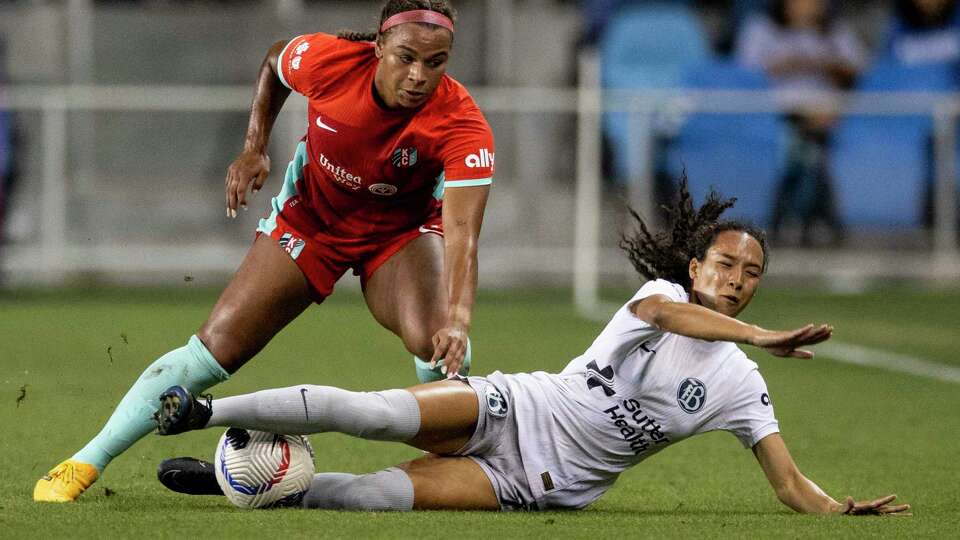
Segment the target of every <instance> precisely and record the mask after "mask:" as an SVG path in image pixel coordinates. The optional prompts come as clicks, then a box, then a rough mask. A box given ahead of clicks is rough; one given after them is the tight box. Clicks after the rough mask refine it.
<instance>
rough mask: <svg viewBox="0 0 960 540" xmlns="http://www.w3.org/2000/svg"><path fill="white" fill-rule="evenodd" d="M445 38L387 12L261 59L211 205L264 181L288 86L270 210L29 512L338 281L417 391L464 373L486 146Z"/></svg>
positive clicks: (442, 10)
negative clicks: (182, 333)
mask: <svg viewBox="0 0 960 540" xmlns="http://www.w3.org/2000/svg"><path fill="white" fill-rule="evenodd" d="M453 36H454V12H453V9H452V7H451V6H450V5H449V2H447V1H446V0H389V1H388V2H386V4H385V5H384V7H383V9H382V11H381V17H380V27H379V29H378V31H377V32H376V33H372V34H359V33H342V34H341V35H340V36H338V37H334V36H330V35H326V34H311V35H305V36H299V37H297V38H295V39H293V40H291V41H280V42H277V43H275V44H274V45H273V46H272V47H271V48H270V49H269V51H268V52H267V56H266V58H265V59H264V62H263V64H262V66H261V69H260V74H259V77H258V80H257V85H256V92H255V95H254V99H253V104H252V107H251V113H250V122H249V125H248V128H247V133H246V138H245V141H244V148H243V151H242V152H241V153H240V155H239V156H238V157H237V158H236V159H235V160H234V162H233V163H232V164H231V165H230V167H229V169H228V171H227V178H226V205H227V215H228V216H231V217H236V215H237V210H238V208H246V205H247V194H248V190H252V191H253V192H256V191H258V190H259V189H260V188H261V187H262V186H263V184H264V182H265V181H266V179H267V177H268V175H269V172H270V158H269V157H268V156H267V154H266V148H267V142H268V140H269V137H270V131H271V128H272V127H273V124H274V121H275V120H276V117H277V114H278V113H279V111H280V108H281V107H282V106H283V103H284V101H285V100H286V98H287V96H288V95H289V93H290V91H291V90H294V91H296V92H299V93H301V94H303V95H304V96H306V97H307V99H308V103H309V107H308V115H307V116H308V118H307V119H308V122H309V124H308V128H307V133H306V136H305V137H304V138H303V140H301V142H300V144H299V145H298V146H297V150H296V153H295V155H294V158H293V160H292V161H291V162H290V164H289V165H288V167H287V170H286V174H285V178H284V182H283V185H282V186H281V188H280V190H279V194H278V195H277V196H276V197H274V198H273V200H272V212H271V214H270V215H269V216H268V217H267V218H265V219H263V220H261V221H260V225H259V227H258V234H257V239H256V241H255V242H254V243H253V246H252V247H251V249H250V251H249V252H248V254H247V256H246V258H245V259H244V261H243V263H242V264H241V266H240V268H239V269H238V270H237V273H236V275H235V276H234V277H233V279H232V281H231V282H230V284H229V285H228V286H227V288H226V290H225V291H224V292H223V294H222V295H221V296H220V299H219V300H218V301H217V303H216V305H215V306H214V308H213V311H212V313H211V314H210V316H209V318H208V319H207V321H206V322H205V323H204V324H203V325H202V326H201V327H200V329H199V331H198V332H197V333H196V335H194V336H191V337H190V339H189V341H188V342H187V344H186V345H185V346H184V347H181V348H179V349H176V350H173V351H171V352H169V353H167V354H166V355H164V356H162V357H161V358H160V359H158V360H156V361H155V362H154V363H153V364H151V365H150V366H149V367H147V369H146V370H145V371H144V373H143V375H141V376H140V378H139V379H138V380H137V381H136V382H135V383H134V385H133V386H132V387H131V388H130V390H129V391H128V392H127V394H126V396H124V398H123V399H122V400H121V401H120V403H119V405H118V406H117V407H116V409H115V411H114V413H113V415H112V416H111V417H110V419H109V420H108V421H107V424H106V425H105V426H104V427H103V429H102V430H101V431H100V433H99V434H98V435H97V436H96V437H94V439H93V440H91V441H90V442H89V443H88V444H87V445H86V446H85V447H84V448H83V449H81V450H80V451H79V452H77V453H76V454H74V456H73V457H72V458H70V459H68V460H65V461H64V462H62V463H60V464H59V465H58V466H57V467H55V468H54V469H52V470H51V471H50V472H49V473H47V475H45V476H44V477H43V478H42V479H40V480H39V481H38V482H37V485H36V487H35V488H34V493H33V496H34V500H37V501H47V502H66V501H73V500H76V498H77V497H79V496H80V494H81V493H83V491H84V490H86V489H87V488H88V487H89V486H90V484H92V483H93V482H94V481H96V480H97V478H99V475H100V473H101V472H102V471H103V469H104V468H105V467H106V466H107V464H108V463H109V462H110V461H111V460H112V459H113V458H115V457H116V456H118V455H119V454H120V453H122V452H123V451H125V450H126V449H127V448H129V447H130V446H131V445H132V444H133V443H135V442H136V441H137V440H139V439H140V438H141V437H143V436H144V435H146V434H147V433H149V432H150V431H151V429H152V428H153V421H152V419H151V415H152V413H153V412H154V411H155V410H156V408H157V404H158V399H157V396H159V395H160V393H161V392H162V391H163V390H165V389H167V388H169V387H171V386H174V385H181V386H184V387H186V388H187V389H189V390H190V391H191V392H193V393H198V392H201V391H203V390H204V389H206V388H208V387H210V386H213V385H215V384H217V383H219V382H221V381H224V380H226V379H227V378H228V377H229V376H230V374H231V373H233V372H234V371H236V370H237V369H239V368H240V367H241V366H242V365H243V364H244V363H245V362H247V361H248V360H250V359H251V358H252V357H253V356H254V355H256V353H257V352H259V351H260V350H261V349H262V348H263V347H264V346H265V345H266V344H267V342H269V341H270V339H271V338H273V336H274V335H276V333H277V332H279V331H280V330H281V329H282V328H284V327H285V326H286V325H287V324H288V323H289V322H290V321H292V320H293V319H294V318H296V317H297V316H298V315H299V314H300V313H302V312H303V311H304V310H305V309H306V308H307V307H308V306H309V305H310V304H311V303H314V302H316V303H320V302H322V301H323V299H324V298H326V297H327V296H328V295H329V294H330V293H331V292H332V290H333V285H334V283H335V282H336V281H337V279H339V278H340V276H342V275H343V274H344V273H345V272H346V271H348V270H351V269H352V270H353V271H354V272H355V273H357V274H358V275H359V276H360V279H361V283H362V286H363V294H364V298H365V300H366V303H367V305H368V306H369V308H370V311H371V312H372V313H373V315H374V317H375V318H376V319H377V321H378V322H380V324H382V325H383V326H385V327H386V328H388V329H389V330H390V331H392V332H394V333H395V334H397V335H398V336H399V337H400V338H401V340H402V341H403V343H404V346H405V347H406V348H407V350H409V351H410V352H411V353H413V354H414V355H415V357H416V358H415V361H416V363H417V375H418V377H419V378H420V380H421V381H429V380H435V379H438V378H443V377H444V376H445V375H449V376H453V375H454V374H457V373H465V372H466V365H467V363H468V362H469V355H470V342H469V339H468V332H469V329H470V322H471V315H472V310H473V302H474V297H475V292H476V286H477V238H478V236H479V233H480V225H481V222H482V220H483V213H484V208H485V206H486V201H487V195H488V191H489V188H490V183H491V181H492V177H493V169H494V156H495V150H494V146H493V136H492V134H491V131H490V128H489V126H488V125H487V122H486V120H485V119H484V117H483V115H482V113H481V112H480V110H479V109H478V108H477V106H476V104H475V103H474V102H473V100H472V98H471V97H470V95H469V94H468V93H467V92H466V90H465V89H464V88H463V87H462V86H461V85H460V84H459V83H457V82H456V81H455V80H453V79H452V78H450V77H449V76H447V75H446V74H445V72H446V68H447V62H448V60H449V58H450V54H451V51H452V45H453Z"/></svg>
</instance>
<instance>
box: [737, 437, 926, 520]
mask: <svg viewBox="0 0 960 540" xmlns="http://www.w3.org/2000/svg"><path fill="white" fill-rule="evenodd" d="M753 453H754V455H755V456H757V461H759V462H760V467H761V468H763V472H764V474H766V476H767V480H769V481H770V486H771V487H773V490H774V491H775V492H776V493H777V498H778V499H780V502H782V503H783V504H785V505H787V506H789V507H790V508H792V509H794V510H795V511H797V512H802V513H805V514H850V515H863V514H901V515H909V514H906V512H907V511H908V510H910V505H909V504H900V505H891V504H890V503H891V502H893V500H894V499H895V498H896V497H897V496H896V495H888V496H886V497H882V498H879V499H875V500H872V501H862V502H857V501H854V500H853V497H847V498H846V500H845V501H844V502H842V503H839V502H837V501H835V500H833V498H832V497H830V496H829V495H827V494H826V493H824V492H823V490H822V489H820V487H819V486H817V485H816V484H815V483H813V481H812V480H810V479H809V478H807V477H806V476H804V475H803V473H801V472H800V470H799V469H797V465H796V463H794V462H793V458H792V457H791V456H790V451H789V450H787V445H786V444H785V443H784V442H783V438H782V437H781V436H780V434H779V433H773V434H770V435H767V436H766V437H764V438H763V439H761V440H760V442H758V443H757V444H755V445H754V446H753Z"/></svg>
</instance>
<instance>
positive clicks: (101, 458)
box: [73, 336, 230, 472]
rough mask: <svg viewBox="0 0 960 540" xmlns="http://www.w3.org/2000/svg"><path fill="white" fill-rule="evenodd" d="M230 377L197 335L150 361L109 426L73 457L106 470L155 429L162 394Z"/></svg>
mask: <svg viewBox="0 0 960 540" xmlns="http://www.w3.org/2000/svg"><path fill="white" fill-rule="evenodd" d="M229 378H230V374H229V373H227V372H226V371H224V370H223V368H222V367H220V364H218V363H217V361H216V359H214V358H213V355H212V354H210V351H208V350H207V347H206V346H204V344H203V342H202V341H200V338H198V337H197V336H190V341H188V342H187V345H186V346H184V347H180V348H179V349H175V350H173V351H170V352H168V353H167V354H165V355H163V356H161V357H160V358H159V359H158V360H157V361H156V362H154V363H153V364H150V367H148V368H147V369H146V370H145V371H144V372H143V374H142V375H140V378H139V379H137V381H136V382H135V383H133V386H132V387H130V390H128V391H127V395H125V396H123V399H122V400H120V404H118V405H117V407H116V409H114V411H113V414H112V415H111V416H110V419H109V420H107V423H106V425H104V426H103V429H101V430H100V433H98V434H97V436H96V437H94V438H93V439H92V440H91V441H90V442H89V443H87V445H86V446H84V447H83V449H82V450H80V451H79V452H77V453H76V454H74V455H73V459H75V460H77V461H80V462H83V463H89V464H91V465H93V466H94V467H96V468H97V470H98V471H100V472H103V469H104V468H105V467H106V466H107V464H108V463H110V461H111V460H113V458H115V457H117V456H119V455H120V454H122V453H123V452H124V451H125V450H126V449H127V448H130V447H131V446H133V443H135V442H137V441H138V440H140V439H141V438H142V437H143V436H144V435H146V434H147V433H150V432H151V431H153V429H154V427H155V426H156V424H154V422H153V413H154V412H156V410H157V408H158V407H159V406H160V401H159V399H158V398H159V397H160V393H161V392H163V391H164V390H166V389H167V388H169V387H171V386H174V385H177V384H179V385H181V386H183V387H185V388H186V389H187V390H190V392H192V393H194V394H196V393H199V392H202V391H204V390H206V389H207V388H209V387H211V386H213V385H215V384H217V383H219V382H223V381H225V380H227V379H229Z"/></svg>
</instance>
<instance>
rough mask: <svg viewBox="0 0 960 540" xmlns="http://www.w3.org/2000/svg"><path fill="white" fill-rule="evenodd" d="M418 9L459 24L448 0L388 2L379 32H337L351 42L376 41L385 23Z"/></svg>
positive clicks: (339, 36) (398, 0)
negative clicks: (400, 14) (398, 14)
mask: <svg viewBox="0 0 960 540" xmlns="http://www.w3.org/2000/svg"><path fill="white" fill-rule="evenodd" d="M418 9H426V10H430V11H436V12H437V13H442V14H443V15H446V16H447V18H449V19H450V20H451V21H453V22H454V23H456V22H457V12H456V10H454V9H453V6H452V5H451V4H450V2H449V1H447V0H388V1H387V2H385V3H384V4H383V8H382V9H381V10H380V22H379V23H377V30H376V31H375V32H355V31H352V30H341V31H339V32H337V37H338V38H340V39H347V40H350V41H376V39H377V38H379V37H380V27H381V26H382V25H383V23H384V21H386V20H387V19H389V18H390V17H393V16H394V15H396V14H397V13H403V12H404V11H414V10H418ZM387 32H390V30H387Z"/></svg>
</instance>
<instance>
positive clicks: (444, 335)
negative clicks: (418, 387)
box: [430, 326, 467, 379]
mask: <svg viewBox="0 0 960 540" xmlns="http://www.w3.org/2000/svg"><path fill="white" fill-rule="evenodd" d="M466 354H467V330H466V329H465V328H463V327H460V326H446V327H443V328H441V329H440V330H439V331H437V333H436V334H434V335H433V358H431V359H430V368H431V369H432V368H434V367H436V365H437V362H438V361H440V360H443V367H444V368H446V375H447V378H448V379H449V378H452V377H454V376H455V375H456V374H457V372H458V371H460V367H461V366H463V359H464V357H465V356H466ZM441 369H442V368H441Z"/></svg>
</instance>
